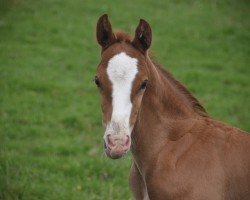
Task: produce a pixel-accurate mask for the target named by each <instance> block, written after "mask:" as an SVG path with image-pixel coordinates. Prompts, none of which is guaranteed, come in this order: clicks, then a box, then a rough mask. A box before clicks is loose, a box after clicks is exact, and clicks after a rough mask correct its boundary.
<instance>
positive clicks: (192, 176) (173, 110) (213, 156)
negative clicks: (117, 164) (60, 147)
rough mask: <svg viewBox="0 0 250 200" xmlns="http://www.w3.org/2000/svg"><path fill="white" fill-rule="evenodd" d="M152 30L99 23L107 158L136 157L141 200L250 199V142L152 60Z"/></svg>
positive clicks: (136, 190) (135, 183) (135, 182)
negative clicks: (131, 30) (117, 28)
mask: <svg viewBox="0 0 250 200" xmlns="http://www.w3.org/2000/svg"><path fill="white" fill-rule="evenodd" d="M151 39H152V35H151V28H150V26H149V24H148V23H147V22H146V21H145V20H140V23H139V25H138V27H137V28H136V32H135V37H134V38H133V39H131V38H130V37H129V36H128V35H126V34H125V33H122V32H120V33H116V34H115V33H113V31H112V28H111V24H110V22H109V20H108V16H107V15H103V16H101V17H100V18H99V20H98V23H97V41H98V43H99V44H100V45H101V47H102V53H101V57H102V58H101V62H100V64H99V66H98V69H97V74H96V77H95V83H96V85H97V86H98V88H99V90H100V94H101V107H102V113H103V125H104V127H105V134H104V146H105V152H106V154H107V156H108V157H110V158H113V159H116V158H120V157H122V156H123V155H124V154H125V153H126V152H127V151H128V150H129V149H131V151H132V154H133V164H132V168H131V173H130V186H131V189H132V191H133V194H134V196H135V198H136V199H151V200H153V199H157V200H158V199H163V200H167V199H191V200H196V199H197V200H198V199H199V200H200V199H211V200H217V199H226V200H228V199H231V200H238V199H239V200H243V199H245V200H247V199H248V200H249V199H250V136H249V135H248V134H246V133H245V132H243V131H240V130H239V129H237V128H234V127H231V126H229V125H226V124H224V123H223V122H219V121H216V120H214V119H212V118H211V117H209V116H208V115H207V114H206V111H205V109H204V108H203V107H202V106H201V104H200V103H199V102H198V101H197V100H196V98H195V97H193V96H192V95H191V94H190V92H188V90H187V89H186V88H185V87H184V86H183V85H182V84H181V83H179V82H178V81H177V80H175V79H174V78H173V77H172V76H171V75H170V74H169V73H168V72H166V71H165V70H163V69H162V68H161V67H160V66H159V65H157V64H156V63H155V62H154V61H152V59H151V58H150V57H149V55H148V48H149V47H150V44H151Z"/></svg>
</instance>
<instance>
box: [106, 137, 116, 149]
mask: <svg viewBox="0 0 250 200" xmlns="http://www.w3.org/2000/svg"><path fill="white" fill-rule="evenodd" d="M107 141H108V146H110V147H114V146H115V144H114V142H113V141H112V139H111V138H110V135H107Z"/></svg>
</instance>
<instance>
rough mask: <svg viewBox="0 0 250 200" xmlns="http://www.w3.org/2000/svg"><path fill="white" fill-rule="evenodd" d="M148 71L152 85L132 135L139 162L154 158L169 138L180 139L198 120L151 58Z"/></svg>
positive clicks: (147, 91)
mask: <svg viewBox="0 0 250 200" xmlns="http://www.w3.org/2000/svg"><path fill="white" fill-rule="evenodd" d="M148 72H149V74H150V77H149V84H148V87H147V89H146V91H145V94H144V97H143V100H142V104H141V108H140V112H139V114H138V117H137V121H136V124H135V127H134V130H133V133H132V152H133V155H134V157H135V159H137V161H138V162H143V160H144V161H145V162H146V160H145V159H150V158H151V157H154V154H155V153H156V152H157V151H159V150H160V148H161V147H162V146H164V145H165V143H166V142H167V141H168V140H169V139H170V140H171V139H173V138H175V139H176V138H178V137H179V136H180V134H181V133H182V132H181V131H182V127H183V128H184V129H188V128H190V127H191V126H192V124H193V123H192V122H193V121H192V119H193V118H195V117H197V113H195V111H194V109H193V108H192V106H191V103H190V100H188V98H187V97H185V95H184V94H182V91H180V90H178V88H176V85H175V84H174V83H172V82H171V80H168V79H167V77H166V75H165V74H163V73H164V72H163V71H162V70H161V69H159V68H158V67H156V66H155V65H154V64H153V63H152V61H151V60H150V59H149V58H148ZM178 129H179V130H178ZM149 162H150V161H149Z"/></svg>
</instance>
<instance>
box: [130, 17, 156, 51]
mask: <svg viewBox="0 0 250 200" xmlns="http://www.w3.org/2000/svg"><path fill="white" fill-rule="evenodd" d="M151 41H152V31H151V28H150V25H149V24H148V22H146V21H145V20H144V19H140V22H139V25H138V26H137V28H136V31H135V38H134V40H133V41H132V44H133V45H134V46H135V47H136V48H137V49H139V50H140V51H141V52H142V53H145V52H146V51H147V50H148V48H149V47H150V45H151Z"/></svg>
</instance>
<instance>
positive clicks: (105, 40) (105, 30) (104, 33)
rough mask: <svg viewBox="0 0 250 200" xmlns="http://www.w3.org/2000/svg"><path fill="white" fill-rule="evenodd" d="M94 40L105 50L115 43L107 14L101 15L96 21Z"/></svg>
mask: <svg viewBox="0 0 250 200" xmlns="http://www.w3.org/2000/svg"><path fill="white" fill-rule="evenodd" d="M96 38H97V41H98V43H99V44H100V45H101V46H102V49H106V48H107V47H109V46H110V45H111V44H113V43H114V42H115V35H114V33H113V31H112V27H111V24H110V22H109V19H108V15H107V14H104V15H102V16H101V17H100V18H99V19H98V22H97V26H96Z"/></svg>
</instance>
